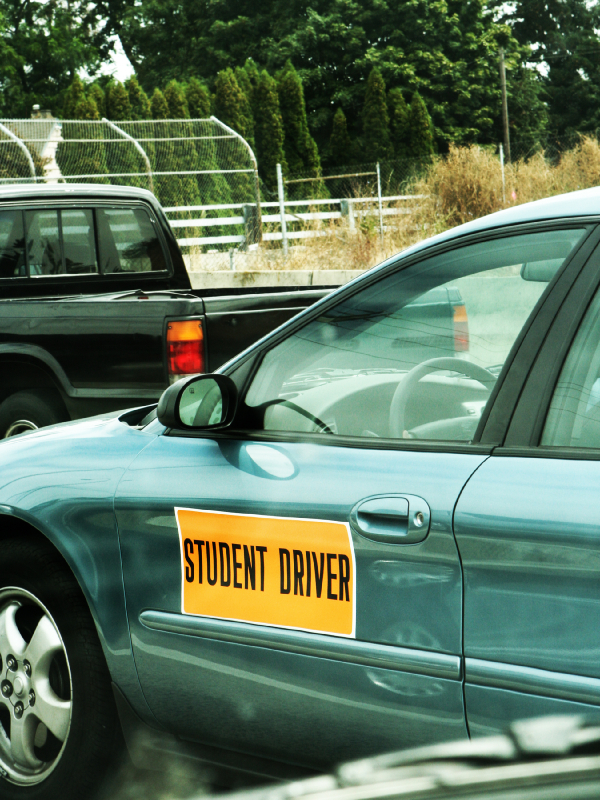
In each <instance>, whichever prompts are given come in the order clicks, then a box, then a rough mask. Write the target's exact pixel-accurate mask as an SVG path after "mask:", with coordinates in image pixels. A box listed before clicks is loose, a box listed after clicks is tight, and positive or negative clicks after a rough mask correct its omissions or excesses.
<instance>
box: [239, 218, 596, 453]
mask: <svg viewBox="0 0 600 800" xmlns="http://www.w3.org/2000/svg"><path fill="white" fill-rule="evenodd" d="M583 233H584V230H583V229H581V228H578V229H568V230H564V229H563V230H550V231H549V230H546V231H543V232H542V231H541V232H539V233H527V234H520V235H512V236H505V237H502V238H495V239H492V240H490V241H486V242H477V243H474V244H468V245H466V246H463V247H458V248H455V249H453V250H450V251H446V252H443V253H441V254H439V255H435V256H432V257H430V258H428V259H424V260H421V261H420V262H418V263H414V264H412V265H411V266H409V267H407V268H406V269H403V270H399V271H398V272H396V273H393V274H391V275H390V274H388V275H387V276H386V277H385V278H382V279H381V280H380V281H378V282H377V283H375V284H371V285H370V286H369V287H368V288H366V289H364V290H363V291H362V292H359V293H357V294H355V295H353V296H351V297H349V298H348V299H343V300H342V301H341V302H340V303H339V304H338V305H337V306H335V307H333V308H331V309H328V310H327V311H325V312H323V314H322V315H321V316H319V317H317V318H316V319H314V320H313V321H311V322H309V323H308V324H307V325H305V326H304V327H303V328H302V329H300V330H298V331H296V332H295V333H294V334H292V335H291V336H289V337H288V338H287V339H286V340H284V341H283V342H281V343H280V344H278V345H277V346H276V347H274V348H273V349H272V350H271V351H269V352H268V353H267V354H266V356H265V357H264V359H263V361H262V364H261V366H260V368H259V370H258V372H257V374H256V376H255V378H254V380H253V382H252V384H251V386H250V389H249V392H248V394H247V396H246V405H247V406H248V407H250V409H252V410H253V412H254V418H255V419H257V420H258V424H259V425H260V422H261V421H262V427H263V429H264V430H269V431H278V430H279V431H302V432H305V433H326V434H341V435H346V436H359V437H380V438H393V439H399V438H400V439H437V440H447V441H451V440H454V441H464V442H469V441H471V440H472V439H473V436H474V434H475V431H476V429H477V425H478V423H479V420H480V418H481V415H482V412H483V409H484V408H485V406H486V403H487V401H488V399H489V397H490V394H491V391H492V388H493V386H494V384H495V382H496V380H497V378H498V376H499V374H500V371H501V370H502V367H503V365H504V362H505V360H506V358H507V356H508V354H509V351H510V349H511V347H512V345H513V343H514V342H515V340H516V338H517V336H518V335H519V333H520V331H521V329H522V327H523V325H524V324H525V322H526V320H527V318H528V317H529V315H530V313H531V311H532V309H533V308H534V306H535V305H536V303H537V301H538V299H539V298H540V296H541V295H542V293H543V292H544V290H545V288H546V286H547V285H548V283H549V281H550V280H551V279H552V277H553V276H554V275H555V274H556V272H557V270H558V269H559V268H560V266H561V265H562V264H563V262H564V261H565V259H566V258H567V257H568V256H569V254H570V253H571V252H572V250H573V248H574V247H575V246H576V245H577V243H578V242H579V241H580V239H581V237H582V235H583Z"/></svg>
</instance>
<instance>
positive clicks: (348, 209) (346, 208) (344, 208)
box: [340, 200, 356, 231]
mask: <svg viewBox="0 0 600 800" xmlns="http://www.w3.org/2000/svg"><path fill="white" fill-rule="evenodd" d="M340 212H341V214H342V217H348V230H350V231H355V230H356V223H355V222H354V201H353V200H341V201H340Z"/></svg>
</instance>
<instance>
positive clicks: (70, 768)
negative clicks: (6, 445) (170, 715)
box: [0, 539, 120, 800]
mask: <svg viewBox="0 0 600 800" xmlns="http://www.w3.org/2000/svg"><path fill="white" fill-rule="evenodd" d="M0 672H1V676H0V677H1V681H0V797H2V798H3V800H76V799H77V800H81V798H86V800H87V798H92V797H93V796H95V793H96V792H97V791H98V789H99V787H100V785H101V784H102V783H103V778H104V777H105V776H106V773H107V769H108V767H109V764H110V761H111V759H112V756H113V753H114V751H115V748H116V746H117V745H118V743H119V741H120V740H119V723H118V718H117V713H116V709H115V703H114V699H113V696H112V690H111V687H110V678H109V673H108V669H107V667H106V662H105V660H104V656H103V653H102V649H101V647H100V642H99V641H98V635H97V633H96V628H95V625H94V622H93V620H92V618H91V616H90V613H89V610H88V607H87V604H86V602H85V599H84V598H83V596H82V594H81V591H80V589H79V586H78V585H77V583H76V581H75V579H74V578H73V576H72V575H71V573H70V572H69V570H68V569H67V568H66V567H65V565H64V563H63V562H62V560H61V559H60V557H58V556H57V554H56V553H54V551H53V550H52V549H51V548H50V547H48V546H38V544H37V543H35V542H31V541H29V540H22V539H20V540H17V539H14V540H13V539H9V540H8V541H7V540H5V541H3V542H2V565H1V566H0Z"/></svg>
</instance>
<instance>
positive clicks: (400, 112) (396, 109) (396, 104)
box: [388, 88, 410, 160]
mask: <svg viewBox="0 0 600 800" xmlns="http://www.w3.org/2000/svg"><path fill="white" fill-rule="evenodd" d="M388 109H389V114H390V131H391V136H392V146H393V148H394V158H396V159H399V160H400V159H404V158H409V157H410V112H409V108H408V106H407V105H406V100H405V99H404V95H403V94H402V90H401V89H398V88H395V89H390V91H389V92H388Z"/></svg>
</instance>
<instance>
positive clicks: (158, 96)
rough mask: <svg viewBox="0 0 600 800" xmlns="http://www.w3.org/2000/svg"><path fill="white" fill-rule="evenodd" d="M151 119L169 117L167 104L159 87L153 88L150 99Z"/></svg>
mask: <svg viewBox="0 0 600 800" xmlns="http://www.w3.org/2000/svg"><path fill="white" fill-rule="evenodd" d="M150 111H151V113H152V119H169V106H168V105H167V101H166V100H165V96H164V94H163V93H162V92H161V90H160V89H155V90H154V94H153V95H152V100H151V101H150Z"/></svg>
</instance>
